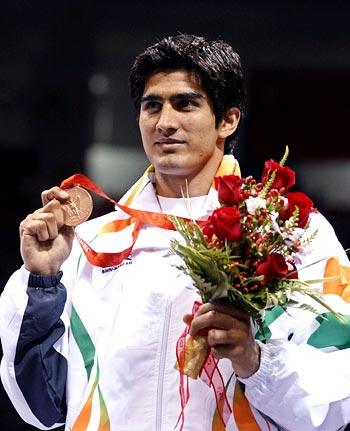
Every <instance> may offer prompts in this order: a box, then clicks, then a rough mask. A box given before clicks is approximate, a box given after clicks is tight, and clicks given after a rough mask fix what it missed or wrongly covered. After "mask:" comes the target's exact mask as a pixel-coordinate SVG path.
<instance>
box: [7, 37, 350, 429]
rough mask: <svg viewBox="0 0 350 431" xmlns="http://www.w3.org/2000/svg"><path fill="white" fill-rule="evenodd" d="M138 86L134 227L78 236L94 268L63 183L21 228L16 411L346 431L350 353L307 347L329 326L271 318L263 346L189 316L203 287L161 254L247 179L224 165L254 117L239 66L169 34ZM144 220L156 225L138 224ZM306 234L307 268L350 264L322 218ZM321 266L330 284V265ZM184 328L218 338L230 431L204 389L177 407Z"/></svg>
mask: <svg viewBox="0 0 350 431" xmlns="http://www.w3.org/2000/svg"><path fill="white" fill-rule="evenodd" d="M130 83H131V92H132V97H133V99H134V102H135V105H136V107H137V109H138V113H139V127H140V131H141V137H142V142H143V146H144V150H145V152H146V154H147V157H148V158H149V160H150V162H151V163H152V165H153V169H149V170H148V171H147V172H146V173H145V175H144V176H143V177H142V178H141V180H140V181H139V182H138V183H137V184H136V185H135V186H134V187H133V188H132V189H131V190H130V192H128V193H127V194H126V196H125V197H124V199H122V202H123V203H124V205H126V206H128V207H130V208H133V209H136V210H139V211H138V212H134V214H136V215H135V216H130V217H129V216H128V215H127V214H125V213H124V212H123V211H121V210H117V211H115V212H113V213H110V214H107V215H105V216H103V217H100V218H97V219H93V220H90V221H89V222H86V223H84V224H82V225H80V226H78V227H77V229H76V231H77V233H78V234H79V238H82V239H83V240H84V241H85V244H89V245H90V246H91V247H92V248H93V251H94V254H93V256H94V259H95V257H96V256H97V257H98V258H97V259H96V260H94V259H92V258H91V259H90V258H89V256H90V255H89V252H88V251H89V250H90V251H91V249H88V251H87V250H86V249H87V247H86V246H84V247H83V250H84V252H85V253H86V255H84V254H83V253H82V249H81V247H80V245H79V243H78V241H75V240H74V233H73V229H72V228H69V227H67V226H62V221H61V218H62V217H61V205H62V204H63V203H64V202H65V201H66V200H67V198H68V194H67V192H66V191H64V190H62V189H60V188H59V187H53V188H52V189H50V190H47V191H45V192H43V194H42V200H43V207H42V208H40V209H38V210H37V211H35V212H34V213H33V214H30V215H29V216H28V217H27V218H26V219H25V220H24V221H23V222H22V223H21V226H20V235H21V254H22V257H23V262H24V266H23V267H22V268H21V269H20V270H18V271H17V272H16V273H15V274H13V276H12V277H11V279H10V280H9V282H8V284H7V286H6V288H5V290H4V293H3V295H2V297H1V302H0V307H1V313H0V327H1V337H2V343H3V349H4V357H3V360H2V368H1V375H2V381H3V384H4V387H5V388H6V390H7V392H8V394H9V396H10V398H11V400H12V402H13V403H14V405H15V407H16V409H17V410H18V412H19V413H20V415H21V416H22V418H23V419H24V420H26V421H27V422H29V423H31V424H33V425H34V426H36V427H38V428H40V429H47V428H50V427H54V426H58V425H59V424H62V423H65V424H66V429H67V430H73V431H76V430H87V429H88V430H115V431H121V430H128V431H130V430H135V431H136V430H138V431H140V430H157V431H160V430H162V431H168V430H171V429H174V427H175V426H176V424H177V422H178V418H179V417H180V421H179V422H178V426H179V427H182V429H186V430H191V431H196V430H198V431H199V430H201V431H202V430H212V429H213V430H219V429H225V427H226V429H227V430H237V429H238V430H259V429H261V430H277V429H288V430H293V431H301V430H302V431H307V430H323V431H331V430H336V429H339V428H340V427H341V426H343V425H344V424H346V423H348V422H350V385H349V382H350V372H349V371H348V368H349V367H348V363H349V359H350V350H349V349H342V350H341V347H339V346H338V349H333V350H335V352H334V353H332V352H329V353H325V352H324V351H322V350H321V349H316V348H315V347H313V345H312V343H311V342H310V334H311V333H312V332H313V331H315V328H316V326H317V325H318V326H320V324H319V323H318V322H317V321H316V320H315V316H314V315H312V313H309V312H305V313H304V312H302V311H300V310H299V311H293V310H292V311H290V312H288V313H286V312H283V310H282V311H281V310H277V311H276V312H274V313H272V314H271V315H269V319H268V320H269V322H267V323H271V325H270V328H269V332H270V339H269V340H265V342H264V343H263V342H260V341H256V340H255V339H254V336H253V333H252V329H251V324H250V319H249V316H248V315H247V314H246V313H245V312H243V311H241V310H239V309H236V308H234V307H231V306H224V305H218V304H211V303H207V304H204V305H202V306H201V307H200V308H199V310H198V312H197V313H196V314H195V316H194V318H193V319H192V316H190V314H189V313H190V312H191V308H192V304H193V302H194V301H195V300H197V299H198V296H197V294H196V291H195V289H194V287H193V285H192V284H191V282H190V281H189V279H188V278H187V277H186V276H185V275H184V274H180V273H179V271H178V270H177V269H176V267H175V265H174V264H173V262H172V261H171V259H169V258H167V257H165V254H166V252H167V250H168V248H169V242H170V240H171V239H172V238H174V237H178V234H177V233H176V232H174V231H173V230H170V229H163V228H162V227H161V223H158V222H157V220H158V219H157V217H158V218H159V219H162V217H163V215H164V214H174V215H178V216H184V217H188V215H189V214H188V213H189V208H190V212H191V216H192V217H194V218H195V219H200V218H206V217H207V215H208V213H210V211H212V210H213V209H214V208H215V207H216V206H217V192H216V191H215V190H214V188H213V187H212V183H213V178H214V176H215V175H219V174H225V173H232V172H236V173H238V165H237V162H236V161H235V159H234V158H233V156H231V157H228V158H227V157H223V156H224V150H225V146H226V149H228V148H230V145H231V144H232V141H233V139H235V137H236V133H237V129H238V126H239V122H240V118H241V116H242V113H243V112H244V98H245V96H244V82H243V75H242V71H241V65H240V60H239V57H238V55H237V54H236V53H235V52H234V51H233V50H232V48H231V47H230V46H229V45H227V44H226V43H224V42H222V41H214V42H208V41H206V40H205V39H204V38H202V37H198V36H191V35H177V36H173V37H168V38H165V39H163V40H161V41H160V42H159V43H157V44H155V45H153V46H151V47H149V48H148V49H146V50H145V51H144V52H143V53H141V54H140V55H139V56H138V57H137V58H136V60H135V63H134V65H133V67H132V71H131V79H130ZM184 193H185V194H188V196H189V197H188V198H182V197H181V196H183V194H184ZM142 211H149V212H151V213H153V215H154V220H155V221H154V222H150V221H149V219H147V220H148V221H146V219H144V220H143V221H142V214H143V213H142ZM140 217H141V218H140ZM140 220H141V221H140ZM311 224H312V225H313V226H317V227H318V229H319V231H318V235H317V238H316V239H315V244H314V250H313V253H312V254H311V256H306V257H305V259H304V261H303V263H304V264H307V263H309V262H312V261H317V260H319V259H321V258H323V257H324V255H325V254H327V255H329V256H334V257H336V258H337V259H338V260H337V262H340V263H341V265H340V266H341V267H342V268H343V267H344V265H346V264H348V262H347V258H346V256H345V253H344V251H343V249H342V248H341V246H340V244H339V242H338V241H337V239H336V237H335V235H334V232H333V230H332V228H331V227H330V226H329V224H328V223H327V222H326V221H325V220H324V218H323V217H322V216H321V215H320V214H313V215H312V221H311ZM326 247H327V249H325V248H326ZM125 250H127V252H128V253H127V254H129V256H127V254H125V252H124V251H125ZM113 256H117V257H118V258H115V259H114V257H113ZM122 257H123V259H122ZM125 257H127V258H125ZM113 259H114V260H113ZM97 261H98V265H97V264H96V262H97ZM316 266H317V268H313V270H312V272H313V275H315V276H317V277H318V278H321V277H323V275H324V269H325V268H324V266H325V264H324V261H322V262H320V263H319V264H318V265H316ZM307 271H308V270H306V272H307ZM309 272H310V271H309ZM314 278H315V277H314ZM341 307H343V308H342V309H341V310H340V311H344V313H345V314H346V313H347V314H350V313H349V312H348V311H349V307H348V306H347V305H346V304H345V303H343V302H341ZM182 319H184V321H185V322H186V323H187V324H188V325H190V333H191V335H193V336H196V334H198V333H199V331H201V330H202V329H204V328H208V327H211V328H213V329H210V330H209V332H208V342H209V345H210V346H211V351H212V353H213V355H214V356H215V357H216V358H221V360H220V361H219V369H220V373H221V375H222V377H223V380H224V384H225V386H226V395H227V399H228V400H229V403H230V405H232V406H233V414H231V415H230V417H229V418H227V420H226V419H225V420H224V421H222V420H220V418H219V416H220V414H219V413H220V405H219V404H220V403H217V402H216V399H215V393H214V392H213V390H212V388H210V387H209V386H207V385H206V384H205V383H204V382H203V381H201V380H200V379H198V380H190V382H189V394H190V398H189V400H188V402H187V404H186V406H184V405H183V406H181V397H180V395H179V373H178V371H177V370H176V369H175V367H174V364H175V362H176V342H177V340H178V339H179V337H180V335H181V333H182V331H183V329H184V323H183V322H182ZM340 333H341V334H342V336H343V335H344V331H343V332H340ZM345 338H346V336H345ZM321 344H322V343H321ZM333 344H334V343H333ZM345 344H346V343H345ZM345 344H344V345H343V347H346V346H345ZM330 345H332V343H330ZM318 347H324V346H323V345H322V346H318ZM325 350H326V351H327V352H328V351H329V350H331V349H330V348H329V346H328V348H326V349H325ZM242 389H244V390H245V395H244V394H243V392H242ZM221 413H222V409H221ZM179 415H180V416H179ZM181 418H182V419H181ZM223 422H226V423H225V425H224V423H223Z"/></svg>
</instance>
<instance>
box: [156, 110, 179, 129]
mask: <svg viewBox="0 0 350 431" xmlns="http://www.w3.org/2000/svg"><path fill="white" fill-rule="evenodd" d="M156 128H157V131H158V132H160V133H161V134H162V135H164V136H170V135H172V134H173V133H175V132H176V130H177V129H178V122H177V116H176V110H175V109H174V108H173V107H172V106H171V105H170V104H164V105H163V106H162V110H161V111H160V113H159V117H158V121H157V124H156Z"/></svg>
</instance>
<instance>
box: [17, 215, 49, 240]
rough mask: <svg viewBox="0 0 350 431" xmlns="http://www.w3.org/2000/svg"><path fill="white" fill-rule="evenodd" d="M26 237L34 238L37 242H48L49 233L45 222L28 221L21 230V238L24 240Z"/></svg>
mask: <svg viewBox="0 0 350 431" xmlns="http://www.w3.org/2000/svg"><path fill="white" fill-rule="evenodd" d="M26 236H31V237H35V238H37V240H38V241H43V242H44V241H48V240H49V231H48V229H47V224H46V222H45V221H44V220H33V219H32V220H30V222H28V223H27V224H26V225H25V226H24V228H23V229H22V235H21V237H22V238H23V239H25V237H26Z"/></svg>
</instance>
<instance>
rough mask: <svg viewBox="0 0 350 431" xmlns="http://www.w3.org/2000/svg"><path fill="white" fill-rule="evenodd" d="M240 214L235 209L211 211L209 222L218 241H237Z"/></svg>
mask: <svg viewBox="0 0 350 431" xmlns="http://www.w3.org/2000/svg"><path fill="white" fill-rule="evenodd" d="M240 221H241V213H240V212H239V209H238V208H237V207H222V208H218V209H216V210H214V211H213V214H212V215H211V222H212V224H213V227H214V231H215V234H216V236H217V237H218V238H220V239H223V240H225V239H227V240H229V241H239V240H240V239H241V236H242V232H241V223H240Z"/></svg>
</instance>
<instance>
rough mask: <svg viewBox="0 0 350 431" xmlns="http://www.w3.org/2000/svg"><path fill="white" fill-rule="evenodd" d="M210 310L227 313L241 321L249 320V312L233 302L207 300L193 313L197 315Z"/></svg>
mask: <svg viewBox="0 0 350 431" xmlns="http://www.w3.org/2000/svg"><path fill="white" fill-rule="evenodd" d="M211 310H216V311H218V312H221V313H224V314H228V315H229V316H232V317H235V318H237V319H240V320H243V321H250V317H249V314H248V313H247V312H246V311H244V310H241V309H240V308H238V307H235V306H234V305H233V304H227V303H223V302H220V301H213V302H207V303H205V304H203V305H201V306H200V307H199V309H198V311H197V312H196V314H195V315H196V316H199V315H201V314H204V313H206V312H208V311H211Z"/></svg>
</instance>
